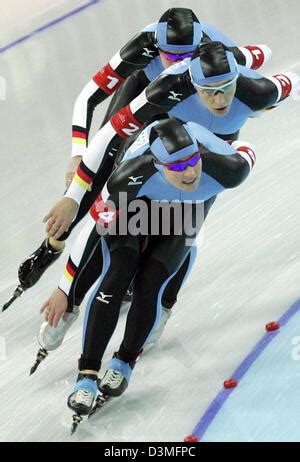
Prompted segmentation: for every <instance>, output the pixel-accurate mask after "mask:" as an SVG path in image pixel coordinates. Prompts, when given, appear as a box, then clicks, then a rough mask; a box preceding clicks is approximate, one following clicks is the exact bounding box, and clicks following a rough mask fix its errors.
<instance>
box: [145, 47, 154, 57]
mask: <svg viewBox="0 0 300 462" xmlns="http://www.w3.org/2000/svg"><path fill="white" fill-rule="evenodd" d="M143 50H145V51H144V53H142V56H147V58H154V56H152V55H151V53H155V51H154V50H148V48H143Z"/></svg>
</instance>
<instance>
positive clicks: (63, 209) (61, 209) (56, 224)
mask: <svg viewBox="0 0 300 462" xmlns="http://www.w3.org/2000/svg"><path fill="white" fill-rule="evenodd" d="M77 209H78V204H77V202H76V201H74V199H71V198H70V197H63V198H62V199H60V200H59V201H58V202H57V203H56V204H55V205H54V207H52V209H51V210H50V212H49V213H47V215H46V216H45V217H44V218H43V223H47V226H46V233H47V235H48V237H53V239H59V238H60V236H61V235H62V234H63V233H64V232H65V231H67V230H68V229H69V226H70V224H71V223H72V221H73V220H74V218H75V216H76V213H77Z"/></svg>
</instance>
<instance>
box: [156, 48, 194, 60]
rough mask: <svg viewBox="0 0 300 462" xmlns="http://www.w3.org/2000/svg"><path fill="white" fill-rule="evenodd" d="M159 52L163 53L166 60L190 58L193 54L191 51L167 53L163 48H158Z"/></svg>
mask: <svg viewBox="0 0 300 462" xmlns="http://www.w3.org/2000/svg"><path fill="white" fill-rule="evenodd" d="M160 51H161V53H162V54H163V55H164V58H166V59H167V60H168V61H172V62H175V61H182V60H183V59H186V58H191V57H192V55H193V53H194V52H193V51H189V52H188V53H181V54H179V55H178V54H175V53H168V52H166V51H164V50H160Z"/></svg>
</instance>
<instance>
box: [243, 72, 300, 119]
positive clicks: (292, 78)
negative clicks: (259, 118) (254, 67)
mask: <svg viewBox="0 0 300 462" xmlns="http://www.w3.org/2000/svg"><path fill="white" fill-rule="evenodd" d="M248 72H249V71H248ZM250 72H251V71H250ZM257 75H258V74H256V78H251V76H250V78H249V77H247V76H244V75H242V76H240V78H239V80H238V86H237V91H236V96H237V97H238V98H239V99H240V100H241V101H242V102H243V103H245V104H246V105H247V106H248V107H250V109H252V110H253V111H262V110H265V109H271V108H272V107H274V106H277V105H278V104H279V103H281V102H282V101H284V100H286V99H287V98H288V97H289V96H290V95H291V94H293V93H294V92H297V91H298V89H299V83H300V78H299V76H298V75H297V74H294V73H292V72H285V73H282V74H276V75H274V76H272V77H269V78H267V77H262V76H258V78H257Z"/></svg>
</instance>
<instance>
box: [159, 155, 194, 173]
mask: <svg viewBox="0 0 300 462" xmlns="http://www.w3.org/2000/svg"><path fill="white" fill-rule="evenodd" d="M200 157H201V153H200V152H196V153H195V154H193V155H192V156H191V157H190V158H189V159H186V160H181V161H180V162H173V163H172V164H166V163H164V162H159V161H155V163H156V164H160V165H163V166H164V167H166V168H167V169H168V170H171V171H173V172H183V171H184V170H185V169H186V168H187V167H188V166H190V167H195V165H197V163H198V162H199V160H200Z"/></svg>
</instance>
